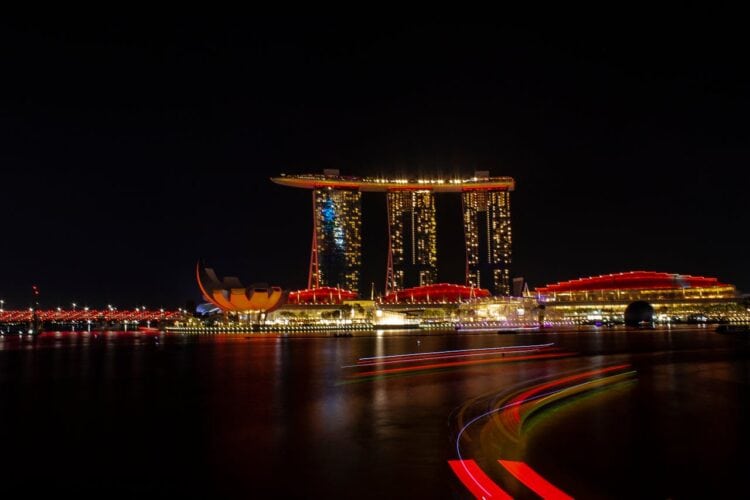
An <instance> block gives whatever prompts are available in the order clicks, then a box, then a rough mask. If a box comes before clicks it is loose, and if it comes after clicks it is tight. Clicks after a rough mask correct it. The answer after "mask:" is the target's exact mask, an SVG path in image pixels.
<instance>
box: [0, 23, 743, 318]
mask: <svg viewBox="0 0 750 500" xmlns="http://www.w3.org/2000/svg"><path fill="white" fill-rule="evenodd" d="M693 14H694V15H692V16H690V18H689V19H676V18H674V17H670V16H665V17H664V18H662V19H659V20H653V21H646V20H644V19H637V20H633V21H629V20H628V21H625V20H620V19H619V17H618V16H616V15H608V16H603V17H602V18H601V19H599V20H598V21H596V22H590V21H587V22H585V23H584V22H583V21H581V22H579V23H570V22H561V21H559V20H556V21H555V23H554V24H553V23H549V24H547V25H543V24H541V23H539V22H536V21H535V22H529V23H527V25H525V26H523V25H521V24H518V23H508V24H474V23H468V22H466V23H462V22H458V21H454V22H449V21H443V22H438V21H435V22H427V21H420V22H401V23H394V22H385V21H381V20H377V21H376V20H370V19H365V18H361V19H359V20H354V21H353V20H349V21H347V22H338V21H331V20H324V19H320V18H312V19H305V18H293V19H288V18H281V17H278V18H247V17H241V16H237V17H234V18H228V19H224V20H217V19H215V18H209V17H207V18H205V19H204V18H194V19H169V21H165V20H164V19H160V20H153V21H144V20H142V19H139V20H137V21H136V20H128V19H123V18H120V17H112V18H102V19H98V20H97V21H96V22H91V20H90V19H84V18H79V19H75V18H60V19H48V20H44V21H42V20H39V19H35V20H30V19H26V20H22V19H16V20H9V19H5V20H3V21H0V44H1V46H2V53H3V57H2V72H1V73H0V74H1V75H2V76H1V77H0V78H1V81H2V83H0V90H2V93H1V94H0V95H1V96H2V97H0V165H1V169H2V171H1V173H0V175H1V176H2V177H0V227H1V228H2V243H0V297H1V298H4V299H5V300H6V306H10V307H12V306H23V307H25V306H27V305H28V301H29V289H30V285H31V284H32V283H36V284H38V285H39V286H40V288H41V290H42V302H43V304H44V305H48V306H56V305H58V304H60V305H66V303H69V302H70V301H72V300H76V301H78V302H79V303H84V302H86V303H88V304H90V305H92V306H100V305H102V304H106V303H115V304H117V305H120V306H121V307H132V306H134V305H137V304H147V305H153V306H157V307H158V306H159V305H164V306H169V307H172V306H180V305H183V304H184V303H185V300H186V299H191V298H192V299H198V297H199V296H198V293H197V290H196V286H195V284H194V281H193V276H194V274H193V266H194V264H195V262H196V260H197V259H198V258H204V259H206V260H207V261H208V263H209V264H211V265H213V266H214V267H215V268H217V271H219V273H220V274H236V275H239V276H240V277H241V278H242V279H243V280H245V281H247V282H252V281H265V282H271V283H273V284H279V285H282V286H285V287H290V288H296V287H302V286H304V285H305V284H306V277H307V264H308V259H309V242H310V231H311V222H310V198H309V193H308V192H306V191H302V190H293V189H289V188H282V187H279V186H276V185H273V184H271V183H270V181H269V180H268V178H269V177H270V176H272V175H276V174H278V173H281V172H286V173H304V172H320V171H322V169H324V168H338V169H340V170H341V172H342V174H347V175H368V174H385V175H397V174H407V175H410V176H415V175H418V174H420V173H422V174H425V175H436V174H446V175H454V174H463V175H468V174H471V173H472V172H473V171H474V170H475V169H479V170H489V171H490V172H491V173H492V174H493V175H510V176H513V177H515V179H516V181H517V189H516V192H515V193H514V195H513V199H512V205H513V231H514V266H513V274H515V275H516V276H524V277H525V278H526V279H527V280H528V282H529V283H530V285H531V286H535V285H536V286H539V285H543V284H545V283H548V282H554V281H557V280H562V279H570V278H575V277H579V276H587V275H593V274H600V273H609V272H619V271H625V270H635V269H647V270H656V271H668V272H678V273H685V274H699V275H708V276H716V277H718V278H720V279H721V280H723V281H726V282H729V283H734V284H736V285H737V286H738V287H740V288H741V289H744V290H750V268H749V266H748V264H747V262H748V257H747V256H748V246H747V243H748V227H750V215H749V210H748V198H747V196H746V192H747V185H748V180H749V178H750V174H748V165H749V164H750V161H749V160H750V142H749V141H748V139H749V138H750V137H749V134H748V131H749V128H750V127H749V126H748V116H750V113H749V112H750V91H749V90H748V78H747V77H748V74H747V53H746V51H747V47H748V46H750V43H748V39H747V35H746V33H747V30H746V29H745V27H744V26H742V25H741V24H740V22H741V20H742V19H741V18H740V17H738V16H735V15H732V14H731V13H727V14H725V15H716V16H709V15H704V14H703V13H702V12H699V11H696V12H694V13H693ZM384 207H385V204H384V199H383V198H382V195H381V196H378V195H377V194H366V195H365V199H364V209H365V212H366V214H365V220H364V230H365V232H366V236H365V243H366V245H367V248H366V251H365V266H366V269H365V271H364V282H365V283H369V282H370V281H375V283H376V286H377V287H378V288H382V284H383V281H384V276H383V275H384V268H385V259H386V256H385V234H386V228H385V209H384ZM458 210H459V201H458V198H457V197H455V196H454V197H451V196H446V197H444V198H441V199H440V202H439V206H438V217H439V221H438V231H439V243H440V246H439V261H440V273H441V277H442V278H443V279H444V280H446V281H460V280H461V273H462V266H463V254H462V251H463V250H462V247H461V238H462V233H461V228H460V214H459V213H458Z"/></svg>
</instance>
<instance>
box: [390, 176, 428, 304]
mask: <svg viewBox="0 0 750 500" xmlns="http://www.w3.org/2000/svg"><path fill="white" fill-rule="evenodd" d="M386 196H387V202H388V236H389V240H390V241H389V245H388V270H387V277H386V291H388V292H392V291H396V290H402V289H404V288H411V287H415V286H423V285H431V284H433V283H435V281H436V279H437V232H436V229H437V225H436V223H435V195H434V194H433V192H432V191H431V190H409V191H405V190H391V191H388V193H387V195H386Z"/></svg>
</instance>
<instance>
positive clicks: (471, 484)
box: [448, 459, 513, 500]
mask: <svg viewBox="0 0 750 500" xmlns="http://www.w3.org/2000/svg"><path fill="white" fill-rule="evenodd" d="M448 465H450V466H451V469H453V472H454V473H455V474H456V476H458V479H460V480H461V482H462V483H463V484H464V486H466V488H467V489H468V490H469V491H471V493H472V494H473V495H474V496H475V497H477V498H503V499H508V500H512V498H513V497H512V496H510V495H509V494H507V493H506V492H505V491H503V489H502V488H500V486H498V485H497V484H496V483H495V482H494V481H493V480H492V479H490V478H489V476H487V474H485V473H484V471H483V470H482V469H480V468H479V466H478V465H477V463H476V462H475V461H474V460H471V459H469V460H448Z"/></svg>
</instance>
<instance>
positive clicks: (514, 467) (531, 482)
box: [498, 460, 573, 500]
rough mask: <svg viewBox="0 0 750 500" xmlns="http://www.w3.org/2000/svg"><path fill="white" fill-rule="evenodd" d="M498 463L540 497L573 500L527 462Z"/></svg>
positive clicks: (504, 461)
mask: <svg viewBox="0 0 750 500" xmlns="http://www.w3.org/2000/svg"><path fill="white" fill-rule="evenodd" d="M498 462H500V465H502V466H503V467H505V469H506V470H507V471H508V472H510V473H511V474H512V475H513V477H515V478H516V479H518V480H519V481H521V482H522V483H523V484H524V485H525V486H526V487H527V488H529V489H530V490H531V491H533V492H534V493H536V494H537V495H539V496H540V497H542V498H544V499H550V500H573V497H571V496H570V495H568V494H567V493H565V492H564V491H562V490H561V489H559V488H558V487H557V486H555V485H554V484H552V483H550V482H549V481H547V480H546V479H544V478H543V477H542V476H540V475H539V473H537V472H536V471H535V470H534V469H532V468H531V467H529V466H528V464H526V463H525V462H514V461H512V460H498Z"/></svg>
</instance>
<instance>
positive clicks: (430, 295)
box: [383, 283, 490, 304]
mask: <svg viewBox="0 0 750 500" xmlns="http://www.w3.org/2000/svg"><path fill="white" fill-rule="evenodd" d="M489 296H490V292H489V291H488V290H484V289H482V288H474V287H470V286H465V285H452V284H450V283H436V284H433V285H425V286H418V287H414V288H407V289H404V290H394V291H393V292H391V293H389V294H388V295H386V296H385V297H384V298H383V303H385V304H396V303H404V304H409V303H411V304H416V303H420V304H422V303H423V304H432V303H457V302H465V301H471V300H475V299H479V298H487V297H489Z"/></svg>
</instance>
